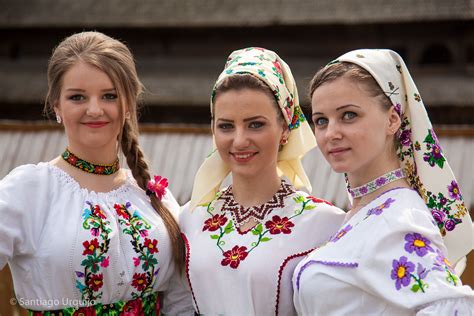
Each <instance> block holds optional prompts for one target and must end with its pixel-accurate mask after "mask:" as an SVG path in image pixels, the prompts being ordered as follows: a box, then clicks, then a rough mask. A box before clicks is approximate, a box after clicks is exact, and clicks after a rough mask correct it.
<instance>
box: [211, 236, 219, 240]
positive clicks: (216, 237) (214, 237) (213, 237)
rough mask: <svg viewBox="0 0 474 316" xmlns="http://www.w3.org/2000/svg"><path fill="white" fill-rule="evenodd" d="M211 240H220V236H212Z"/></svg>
mask: <svg viewBox="0 0 474 316" xmlns="http://www.w3.org/2000/svg"><path fill="white" fill-rule="evenodd" d="M211 239H219V235H211Z"/></svg>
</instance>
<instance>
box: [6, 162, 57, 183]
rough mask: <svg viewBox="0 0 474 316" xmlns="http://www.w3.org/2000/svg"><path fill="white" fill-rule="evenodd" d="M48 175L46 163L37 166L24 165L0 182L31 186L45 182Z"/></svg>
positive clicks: (48, 170)
mask: <svg viewBox="0 0 474 316" xmlns="http://www.w3.org/2000/svg"><path fill="white" fill-rule="evenodd" d="M49 173H50V169H49V165H48V163H46V162H40V163H38V164H25V165H21V166H18V167H16V168H14V169H13V170H12V171H10V173H8V174H7V175H6V176H5V177H4V178H3V179H2V181H1V183H3V184H10V183H12V184H13V183H14V184H16V185H31V183H40V182H42V181H45V179H46V178H47V177H48V174H49Z"/></svg>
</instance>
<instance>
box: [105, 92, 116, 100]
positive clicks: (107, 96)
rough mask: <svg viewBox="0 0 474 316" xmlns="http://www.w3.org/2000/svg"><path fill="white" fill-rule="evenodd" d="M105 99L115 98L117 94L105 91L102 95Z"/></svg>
mask: <svg viewBox="0 0 474 316" xmlns="http://www.w3.org/2000/svg"><path fill="white" fill-rule="evenodd" d="M103 98H104V99H105V100H115V99H117V94H115V93H106V94H104V97H103Z"/></svg>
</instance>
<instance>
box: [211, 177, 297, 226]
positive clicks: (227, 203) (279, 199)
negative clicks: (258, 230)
mask: <svg viewBox="0 0 474 316" xmlns="http://www.w3.org/2000/svg"><path fill="white" fill-rule="evenodd" d="M295 192H296V191H295V189H294V187H293V186H292V185H290V184H288V183H286V182H285V181H284V180H282V181H281V186H280V189H279V190H278V191H277V192H276V193H275V195H274V196H273V198H272V199H271V200H270V201H268V202H266V203H264V204H261V205H259V206H251V207H243V206H242V205H240V204H239V203H237V202H236V201H235V200H234V194H233V192H232V186H229V187H228V188H227V189H226V190H224V192H223V193H222V195H221V196H220V197H219V200H224V204H223V205H222V210H223V211H224V212H226V211H229V212H230V214H231V215H232V218H233V219H234V225H235V226H236V227H240V226H242V225H244V224H245V223H247V222H248V221H250V220H251V219H253V220H254V221H256V222H262V221H263V219H264V218H265V217H266V216H267V215H268V214H269V213H270V212H271V211H272V210H273V209H276V208H283V207H284V206H285V201H284V199H285V197H287V196H289V195H291V194H293V193H295Z"/></svg>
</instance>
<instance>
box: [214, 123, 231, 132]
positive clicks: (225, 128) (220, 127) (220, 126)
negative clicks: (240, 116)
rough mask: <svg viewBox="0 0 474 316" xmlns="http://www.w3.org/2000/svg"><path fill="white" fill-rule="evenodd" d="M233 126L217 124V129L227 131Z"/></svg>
mask: <svg viewBox="0 0 474 316" xmlns="http://www.w3.org/2000/svg"><path fill="white" fill-rule="evenodd" d="M232 127H233V126H232V124H230V123H220V124H217V128H218V129H224V130H227V129H231V128H232Z"/></svg>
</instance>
